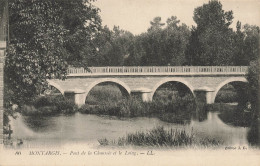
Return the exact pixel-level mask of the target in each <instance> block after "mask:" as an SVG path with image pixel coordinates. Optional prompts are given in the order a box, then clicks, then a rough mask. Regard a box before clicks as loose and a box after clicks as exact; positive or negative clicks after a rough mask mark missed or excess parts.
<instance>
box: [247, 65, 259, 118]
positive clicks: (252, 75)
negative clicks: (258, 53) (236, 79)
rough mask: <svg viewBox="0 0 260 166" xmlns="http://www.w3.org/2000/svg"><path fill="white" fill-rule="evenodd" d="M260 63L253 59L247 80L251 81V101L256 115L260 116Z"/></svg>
mask: <svg viewBox="0 0 260 166" xmlns="http://www.w3.org/2000/svg"><path fill="white" fill-rule="evenodd" d="M259 73H260V68H259V63H258V61H253V62H251V64H250V67H249V71H248V75H247V80H248V83H249V90H250V94H251V95H250V99H249V100H250V102H251V105H252V110H253V111H254V116H255V117H259V113H260V112H259Z"/></svg>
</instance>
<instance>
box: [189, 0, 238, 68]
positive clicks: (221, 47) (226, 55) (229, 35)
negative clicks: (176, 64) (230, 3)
mask: <svg viewBox="0 0 260 166" xmlns="http://www.w3.org/2000/svg"><path fill="white" fill-rule="evenodd" d="M232 19H233V12H232V11H228V12H225V11H224V10H223V9H222V4H221V3H220V2H218V1H216V0H211V1H209V3H208V4H204V5H203V6H200V7H198V8H196V9H195V10H194V17H193V20H194V21H195V23H196V24H197V27H193V28H192V32H191V38H190V41H189V44H188V47H187V51H186V56H187V57H186V59H187V60H188V61H189V64H191V65H232V64H233V63H232V58H233V55H234V48H233V45H234V41H233V31H232V29H231V28H229V25H230V24H231V23H232Z"/></svg>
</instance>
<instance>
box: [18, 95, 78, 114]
mask: <svg viewBox="0 0 260 166" xmlns="http://www.w3.org/2000/svg"><path fill="white" fill-rule="evenodd" d="M77 109H78V108H77V106H76V105H75V104H74V103H72V102H70V101H68V100H66V99H64V98H63V97H62V96H40V97H39V98H36V99H35V100H34V101H33V102H32V105H23V106H22V107H21V110H20V111H21V113H22V114H23V115H27V116H36V115H43V116H48V115H56V114H61V113H62V114H72V113H75V112H76V111H77Z"/></svg>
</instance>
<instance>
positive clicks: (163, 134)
mask: <svg viewBox="0 0 260 166" xmlns="http://www.w3.org/2000/svg"><path fill="white" fill-rule="evenodd" d="M98 142H99V144H100V145H101V146H140V147H150V146H152V147H157V148H158V147H168V148H172V147H178V148H185V147H218V146H220V145H222V144H223V141H222V140H216V139H212V138H203V139H197V138H196V134H195V133H194V132H193V131H191V132H190V133H188V132H186V131H185V130H184V129H182V130H180V129H179V130H178V129H175V130H173V129H170V130H166V129H165V128H163V127H161V126H158V127H156V128H154V129H152V130H149V131H147V132H143V131H138V132H135V133H129V134H126V136H124V137H119V138H118V139H117V140H108V139H106V138H103V139H99V140H98Z"/></svg>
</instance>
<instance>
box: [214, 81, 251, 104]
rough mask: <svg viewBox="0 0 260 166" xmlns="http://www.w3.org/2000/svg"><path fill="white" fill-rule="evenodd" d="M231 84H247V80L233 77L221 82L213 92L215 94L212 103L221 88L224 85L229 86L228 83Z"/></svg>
mask: <svg viewBox="0 0 260 166" xmlns="http://www.w3.org/2000/svg"><path fill="white" fill-rule="evenodd" d="M232 82H242V83H247V82H248V81H247V79H246V78H245V77H235V78H229V79H227V80H225V81H223V82H221V83H220V84H219V85H218V86H217V88H216V90H215V93H214V96H213V101H214V102H215V99H216V97H217V94H218V92H219V90H220V89H221V88H222V87H223V86H225V85H226V84H229V83H232Z"/></svg>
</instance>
